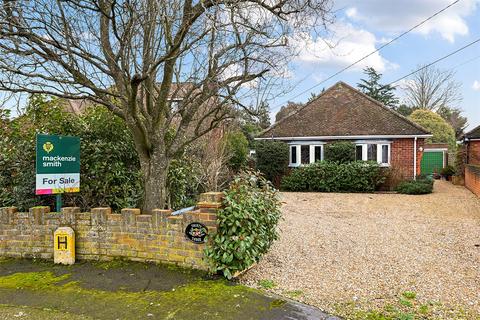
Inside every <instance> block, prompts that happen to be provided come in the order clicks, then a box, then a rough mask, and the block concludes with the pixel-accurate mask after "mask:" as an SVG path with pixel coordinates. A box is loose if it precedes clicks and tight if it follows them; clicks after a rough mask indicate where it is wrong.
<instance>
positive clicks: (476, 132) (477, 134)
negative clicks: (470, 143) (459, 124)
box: [465, 126, 480, 139]
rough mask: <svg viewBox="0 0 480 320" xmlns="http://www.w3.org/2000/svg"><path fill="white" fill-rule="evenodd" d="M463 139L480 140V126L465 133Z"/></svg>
mask: <svg viewBox="0 0 480 320" xmlns="http://www.w3.org/2000/svg"><path fill="white" fill-rule="evenodd" d="M465 138H468V139H480V126H478V127H476V128H475V129H473V130H471V131H469V132H467V133H465Z"/></svg>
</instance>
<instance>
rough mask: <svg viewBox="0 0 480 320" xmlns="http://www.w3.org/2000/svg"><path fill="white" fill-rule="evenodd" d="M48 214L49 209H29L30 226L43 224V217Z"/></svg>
mask: <svg viewBox="0 0 480 320" xmlns="http://www.w3.org/2000/svg"><path fill="white" fill-rule="evenodd" d="M49 212H50V207H47V206H45V207H34V208H30V210H29V216H30V220H31V222H32V224H45V215H46V214H47V213H49Z"/></svg>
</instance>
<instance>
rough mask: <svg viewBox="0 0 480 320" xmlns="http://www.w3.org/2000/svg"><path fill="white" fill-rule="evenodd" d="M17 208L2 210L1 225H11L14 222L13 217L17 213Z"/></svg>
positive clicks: (0, 209) (0, 214)
mask: <svg viewBox="0 0 480 320" xmlns="http://www.w3.org/2000/svg"><path fill="white" fill-rule="evenodd" d="M17 211H18V209H17V208H16V207H5V208H0V223H1V224H11V223H12V222H13V216H14V215H15V214H16V213H17Z"/></svg>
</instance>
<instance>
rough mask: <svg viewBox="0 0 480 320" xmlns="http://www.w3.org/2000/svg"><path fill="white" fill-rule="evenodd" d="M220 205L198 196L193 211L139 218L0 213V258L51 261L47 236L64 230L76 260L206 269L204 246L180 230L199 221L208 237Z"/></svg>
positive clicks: (101, 213)
mask: <svg viewBox="0 0 480 320" xmlns="http://www.w3.org/2000/svg"><path fill="white" fill-rule="evenodd" d="M221 200H222V194H221V193H216V192H215V193H214V192H211V193H204V194H202V195H201V196H200V202H199V203H198V204H197V206H196V208H195V210H194V211H190V212H186V213H183V214H181V215H178V216H172V215H171V211H169V210H153V212H152V213H151V214H142V213H141V212H140V209H123V210H122V211H121V213H119V214H116V213H112V211H111V209H110V208H95V209H92V212H80V209H79V208H72V207H69V208H62V212H61V213H51V212H49V211H50V210H49V207H35V208H31V209H30V210H29V212H17V209H16V208H0V256H3V257H19V258H20V257H21V258H42V259H53V233H54V231H55V229H57V228H58V227H65V226H68V227H71V228H72V229H73V230H74V231H75V242H76V245H75V250H76V257H77V259H87V260H111V259H113V258H124V259H127V260H132V261H145V262H166V263H174V264H177V265H181V266H186V267H193V268H197V269H206V268H207V265H206V263H205V261H204V260H203V250H204V248H205V244H195V243H193V242H191V241H190V240H188V239H187V238H186V237H185V228H186V227H187V225H188V224H190V223H192V222H200V223H203V224H204V225H205V226H207V228H208V232H209V234H212V233H214V232H216V227H217V215H216V212H217V210H218V209H219V208H220V207H221Z"/></svg>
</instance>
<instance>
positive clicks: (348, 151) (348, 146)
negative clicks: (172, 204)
mask: <svg viewBox="0 0 480 320" xmlns="http://www.w3.org/2000/svg"><path fill="white" fill-rule="evenodd" d="M324 157H325V160H327V161H331V162H338V163H347V162H352V161H355V144H353V143H352V142H349V141H339V142H333V143H327V144H326V145H325V151H324Z"/></svg>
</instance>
